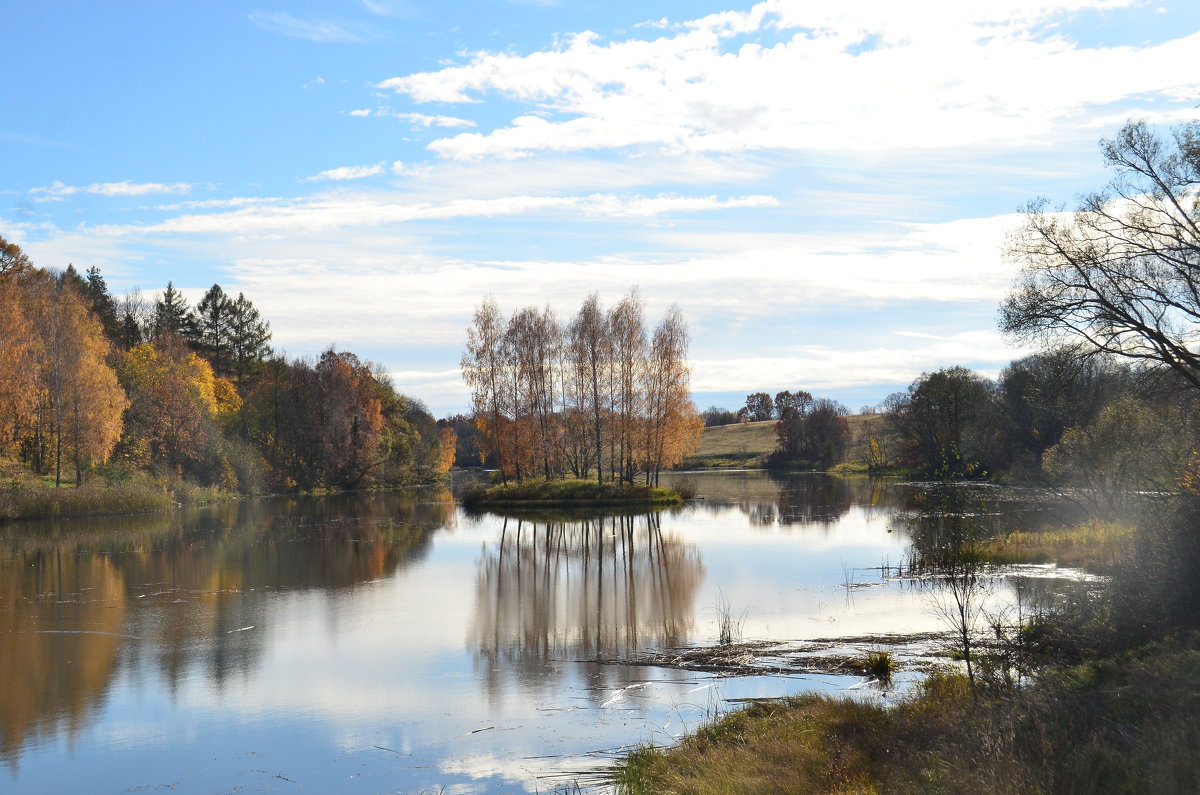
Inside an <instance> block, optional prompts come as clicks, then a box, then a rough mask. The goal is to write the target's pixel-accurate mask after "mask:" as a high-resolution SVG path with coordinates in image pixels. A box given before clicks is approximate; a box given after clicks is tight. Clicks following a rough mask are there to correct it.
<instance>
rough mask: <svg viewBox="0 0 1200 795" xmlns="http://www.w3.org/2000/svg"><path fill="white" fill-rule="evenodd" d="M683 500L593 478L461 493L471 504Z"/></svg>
mask: <svg viewBox="0 0 1200 795" xmlns="http://www.w3.org/2000/svg"><path fill="white" fill-rule="evenodd" d="M682 502H683V495H681V494H680V493H679V492H677V491H674V490H672V489H666V488H659V487H657V486H646V485H644V484H640V483H635V484H632V485H630V484H627V483H610V482H605V483H597V482H596V481H594V480H527V481H523V482H521V483H512V484H509V485H507V486H492V487H491V488H489V489H482V490H479V491H473V492H470V493H468V494H467V495H465V496H464V497H463V503H464V504H466V505H467V506H470V507H475V506H484V507H486V506H491V505H501V506H514V507H552V506H563V507H567V506H577V505H596V506H600V505H612V506H620V505H679V504H681V503H682Z"/></svg>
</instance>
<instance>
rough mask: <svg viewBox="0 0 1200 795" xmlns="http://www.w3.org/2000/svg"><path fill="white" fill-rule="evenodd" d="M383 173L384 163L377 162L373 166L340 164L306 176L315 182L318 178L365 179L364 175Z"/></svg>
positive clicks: (306, 179) (308, 180)
mask: <svg viewBox="0 0 1200 795" xmlns="http://www.w3.org/2000/svg"><path fill="white" fill-rule="evenodd" d="M382 173H383V164H382V163H376V164H375V165H373V166H339V167H338V168H331V169H327V170H325V171H322V172H321V173H319V174H314V175H313V176H311V177H305V178H304V179H305V181H306V182H315V181H318V180H326V179H330V180H347V179H363V178H364V177H373V176H375V175H376V174H382Z"/></svg>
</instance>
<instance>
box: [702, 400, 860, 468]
mask: <svg viewBox="0 0 1200 795" xmlns="http://www.w3.org/2000/svg"><path fill="white" fill-rule="evenodd" d="M846 421H847V422H848V423H849V424H850V432H851V439H852V441H851V443H850V445H849V446H848V447H847V450H846V459H847V460H849V461H853V460H855V459H857V458H858V457H859V450H860V447H861V442H862V437H863V435H864V433H865V431H866V430H867V428H868V426H870V425H877V424H878V421H879V415H878V414H851V415H849V416H848V417H846ZM774 450H775V420H765V421H763V422H738V423H734V424H732V425H714V426H713V427H711V428H705V429H704V433H703V434H702V435H701V437H700V449H699V450H697V451H696V453H695V455H692V456H689V457H688V458H687V459H685V460H684V462H683V466H684V467H686V468H689V469H707V468H716V467H758V466H762V465H763V463H764V462H765V460H766V457H767V456H768V455H770V454H771V452H772V451H774Z"/></svg>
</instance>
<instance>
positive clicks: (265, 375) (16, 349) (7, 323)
mask: <svg viewBox="0 0 1200 795" xmlns="http://www.w3.org/2000/svg"><path fill="white" fill-rule="evenodd" d="M270 339H271V330H270V325H269V324H268V323H267V321H266V320H264V319H263V318H262V317H261V315H260V313H259V311H258V309H257V308H256V307H255V306H254V305H253V303H252V302H251V301H249V300H248V299H247V298H246V297H245V295H243V294H241V293H239V294H238V295H237V297H236V298H235V297H232V296H229V295H227V294H226V293H225V292H224V290H223V289H222V288H221V286H220V285H216V284H214V285H213V286H212V287H211V288H210V289H209V290H208V291H206V292H205V294H204V295H203V297H202V298H201V300H200V301H199V302H198V303H197V304H196V306H195V307H191V306H189V304H188V302H187V300H186V299H185V298H184V297H183V295H182V294H181V293H180V292H179V290H177V289H176V288H175V286H174V284H173V283H170V282H168V284H167V287H166V289H165V290H164V291H163V292H162V293H161V295H160V296H158V297H157V299H155V300H154V301H147V300H145V299H144V298H143V297H142V296H141V295H140V293H138V292H136V291H135V292H133V293H131V294H129V295H125V296H122V297H120V298H116V297H114V296H112V295H111V294H110V292H109V290H108V286H107V284H106V282H105V280H104V278H103V276H102V275H101V273H100V271H99V270H98V269H97V268H95V267H93V268H89V269H88V270H87V271H86V273H83V274H80V273H79V272H78V271H76V269H75V268H74V267H72V266H68V267H67V269H66V270H65V271H63V272H61V273H54V272H50V271H47V270H44V269H41V268H37V267H35V266H34V265H33V263H31V262H30V261H29V258H28V257H27V256H26V255H25V254H24V252H22V251H21V250H20V248H19V247H18V246H16V245H15V244H12V243H8V242H7V241H5V240H4V239H3V238H0V460H4V459H7V460H15V461H19V462H21V463H22V464H23V465H24V466H26V467H27V468H28V469H29V470H31V471H32V473H34V474H36V475H47V474H50V475H53V476H54V482H55V485H62V483H63V482H64V481H65V480H67V479H69V480H72V481H73V482H74V483H75V485H81V484H82V483H83V482H84V480H85V478H86V477H87V476H88V475H89V474H92V473H93V472H95V471H97V469H98V468H99V467H105V470H104V472H105V474H107V475H108V476H110V477H121V476H122V475H121V473H122V472H123V473H126V475H127V474H128V473H130V472H134V471H139V470H144V471H148V472H151V473H153V474H154V475H155V476H157V477H159V478H160V479H162V480H164V481H171V480H178V479H186V480H189V481H191V482H196V483H199V484H202V485H213V486H219V487H222V488H226V489H240V490H242V491H247V492H253V491H261V490H263V489H267V488H272V489H274V488H304V489H311V488H318V487H343V488H348V487H354V486H363V485H367V484H370V483H391V482H407V481H411V480H414V479H418V478H424V477H428V476H430V475H431V474H434V473H436V472H437V471H445V469H447V468H448V464H447V463H446V461H445V455H444V454H443V453H442V450H443V448H445V447H449V448H451V449H452V448H453V446H454V439H453V432H452V431H449V430H445V431H444V430H442V429H439V428H438V427H437V425H436V423H435V422H434V420H433V418H432V417H431V416H430V415H429V413H428V412H427V411H426V410H425V408H424V407H423V406H422V405H421V404H420V403H418V402H417V401H414V400H412V399H410V398H407V397H405V396H403V395H401V394H399V393H398V392H396V390H395V388H394V387H393V386H392V384H391V382H390V380H389V379H388V378H387V376H386V375H385V374H383V373H382V372H381V371H380V370H379V369H378V368H377V367H374V366H372V365H370V364H369V363H365V362H362V361H360V360H359V359H358V358H357V357H356V356H355V355H354V354H352V353H348V352H338V351H334V350H329V351H326V352H325V353H323V354H322V355H321V356H320V357H319V358H318V359H317V360H316V361H310V360H307V359H291V360H289V359H287V358H286V357H284V356H282V355H280V354H276V353H275V352H273V351H272V349H271V347H270V344H269V343H270Z"/></svg>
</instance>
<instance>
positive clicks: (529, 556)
mask: <svg viewBox="0 0 1200 795" xmlns="http://www.w3.org/2000/svg"><path fill="white" fill-rule="evenodd" d="M687 477H691V478H693V479H694V480H695V481H696V482H697V484H698V486H699V491H700V493H701V494H702V495H703V496H704V497H705V499H703V500H701V501H699V502H697V503H696V504H694V505H691V506H688V507H687V508H683V509H679V510H675V511H667V512H661V513H654V514H649V515H646V514H641V515H633V516H607V517H591V518H582V517H578V516H577V517H561V516H560V517H536V518H524V519H520V520H518V519H516V518H507V519H506V518H503V517H500V516H496V515H492V514H484V515H482V516H470V515H468V514H465V513H463V512H462V510H461V509H460V508H458V506H457V505H456V504H455V502H454V501H453V498H452V496H451V493H450V492H449V491H446V490H435V491H424V492H416V493H412V494H381V495H365V496H346V497H329V498H313V499H271V500H254V501H247V502H242V503H237V504H233V505H226V506H218V507H212V508H205V509H190V510H182V511H179V512H178V513H176V514H175V515H173V516H169V517H164V516H151V517H134V518H129V517H123V518H119V519H104V520H86V521H85V520H76V521H62V522H57V523H53V524H48V523H41V524H37V525H7V526H0V760H2V762H3V765H2V767H3V769H2V770H0V791H14V792H22V793H25V792H28V793H43V792H45V793H61V792H153V791H158V790H172V791H176V792H197V793H213V792H238V791H251V792H260V791H277V792H299V791H301V790H304V791H307V792H414V791H415V792H420V791H434V792H438V791H445V792H448V793H454V792H492V791H504V790H509V791H541V792H546V791H551V790H553V789H554V788H555V786H559V785H564V784H567V783H571V782H574V781H579V782H580V783H584V784H586V783H589V782H592V781H595V778H594V775H590V774H593V773H594V771H595V770H597V769H599V768H602V767H603V766H605V765H606V764H608V763H609V762H610V760H611V759H612V758H614V757H615V756H617V755H618V754H619V753H620V752H621V751H622V749H625V748H627V747H629V746H630V745H632V744H636V743H639V742H654V743H660V744H661V743H667V742H670V741H671V740H672V739H673V738H674V737H677V736H678V735H679V734H681V733H683V732H685V731H687V730H689V729H692V728H695V727H696V726H697V725H698V724H699V723H700V722H701V721H703V720H704V719H705V717H706V716H708V715H711V714H712V713H713V712H714V711H719V710H722V709H726V708H728V702H727V701H726V699H736V698H746V697H753V696H770V695H782V694H787V693H794V692H799V691H803V690H824V691H844V692H856V693H860V692H864V691H863V689H862V684H863V683H862V681H861V680H859V679H858V678H857V677H842V676H825V675H821V676H754V677H738V678H720V677H714V676H711V675H708V674H703V673H694V672H687V671H677V670H669V669H661V668H653V667H646V666H629V665H612V664H604V663H602V662H596V660H599V659H612V658H627V657H629V656H630V655H633V654H636V653H638V652H644V651H648V650H651V649H655V648H661V647H664V646H680V645H704V644H710V643H713V642H715V641H716V638H717V631H718V618H719V614H718V609H717V606H718V605H719V604H722V603H724V604H728V605H730V606H732V609H733V611H734V613H735V615H736V616H738V617H740V618H741V619H742V621H743V633H744V637H745V638H747V639H772V640H804V639H813V638H831V637H848V636H862V635H870V634H878V633H896V632H906V633H914V632H925V631H934V630H942V629H944V628H945V626H944V624H943V623H942V622H941V620H940V619H939V618H938V617H937V616H936V615H935V614H934V612H933V611H931V609H930V595H929V588H928V587H917V586H914V585H913V583H912V582H911V581H910V582H907V583H906V582H905V581H900V580H886V581H885V580H884V579H883V578H882V577H881V572H880V571H879V567H880V566H881V565H892V566H894V565H896V564H897V563H899V562H900V561H901V560H903V559H904V558H905V556H906V555H907V554H909V552H910V550H911V548H912V541H913V538H914V537H915V536H916V535H919V534H921V533H926V532H936V531H937V526H938V524H939V523H944V522H945V521H946V517H947V516H958V517H961V516H970V517H978V519H977V521H986V522H991V523H994V524H996V525H998V526H999V525H1003V526H1005V527H1008V526H1014V525H1026V524H1030V523H1037V522H1040V521H1046V520H1048V518H1049V512H1050V509H1049V508H1047V507H1045V506H1044V505H1042V504H1041V503H1038V502H1036V501H1034V502H1028V501H1024V500H1020V499H1014V498H1012V496H1011V495H1006V496H1003V497H1001V496H998V492H992V491H990V490H988V489H976V490H974V491H973V492H971V493H969V494H967V495H966V496H965V497H964V496H962V495H961V494H958V493H955V494H954V495H951V496H946V495H945V494H941V495H939V494H931V493H929V492H925V491H923V490H921V489H919V488H916V487H912V486H904V485H900V484H895V483H893V482H889V481H884V480H870V479H866V478H835V477H830V476H823V475H797V476H790V477H773V476H769V475H767V474H766V473H761V472H744V473H703V474H695V475H688V476H687ZM947 506H949V508H948V507H947ZM973 521H975V520H973ZM931 528H932V530H931ZM848 584H849V585H854V586H859V587H847V585H848ZM868 585H870V586H871V587H866V586H868Z"/></svg>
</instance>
